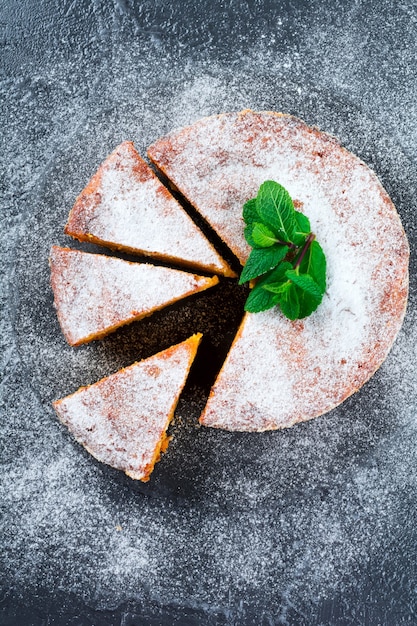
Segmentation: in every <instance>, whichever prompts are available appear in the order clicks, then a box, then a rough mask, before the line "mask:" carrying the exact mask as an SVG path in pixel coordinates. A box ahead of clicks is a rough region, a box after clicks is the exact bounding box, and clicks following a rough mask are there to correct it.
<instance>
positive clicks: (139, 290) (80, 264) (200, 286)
mask: <svg viewBox="0 0 417 626" xmlns="http://www.w3.org/2000/svg"><path fill="white" fill-rule="evenodd" d="M49 262H50V267H51V285H52V289H53V292H54V300H55V307H56V310H57V315H58V320H59V323H60V325H61V328H62V332H63V333H64V336H65V338H66V340H67V341H68V343H69V344H70V345H72V346H78V345H80V344H83V343H86V342H88V341H92V340H93V339H100V338H102V337H104V336H105V335H107V334H109V333H110V332H112V331H113V330H116V328H119V327H120V326H123V325H125V324H129V323H130V322H132V321H134V320H139V319H141V318H143V317H146V316H148V315H151V314H152V313H154V312H155V311H158V310H160V309H162V308H163V307H166V306H168V305H170V304H173V303H174V302H176V301H178V300H180V299H181V298H185V297H187V296H189V295H191V294H195V293H197V292H199V291H203V290H205V289H208V288H209V287H211V286H213V285H216V284H217V283H218V278H217V276H214V277H213V278H207V277H205V276H197V275H196V274H191V273H188V272H183V271H181V270H174V269H170V268H167V267H159V266H155V265H150V264H147V263H131V262H129V261H123V260H122V259H117V258H114V257H108V256H104V255H102V254H91V253H88V252H81V251H79V250H71V249H69V248H60V247H58V246H53V247H52V249H51V254H50V259H49Z"/></svg>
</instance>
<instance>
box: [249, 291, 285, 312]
mask: <svg viewBox="0 0 417 626" xmlns="http://www.w3.org/2000/svg"><path fill="white" fill-rule="evenodd" d="M277 302H278V296H277V295H275V294H274V293H270V292H268V291H265V289H262V286H261V285H260V284H257V285H255V287H254V288H253V289H252V290H251V292H250V294H249V296H248V299H247V300H246V303H245V311H248V312H249V313H260V312H261V311H266V310H267V309H272V307H273V306H275V305H276V304H277Z"/></svg>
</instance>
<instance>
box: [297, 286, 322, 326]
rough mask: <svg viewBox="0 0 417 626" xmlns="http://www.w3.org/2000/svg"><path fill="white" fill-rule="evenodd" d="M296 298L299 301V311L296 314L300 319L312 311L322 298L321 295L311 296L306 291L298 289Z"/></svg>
mask: <svg viewBox="0 0 417 626" xmlns="http://www.w3.org/2000/svg"><path fill="white" fill-rule="evenodd" d="M298 299H299V303H300V312H299V314H298V319H302V318H304V317H308V316H309V315H311V314H312V313H314V311H315V310H316V309H317V307H318V306H319V304H320V302H321V301H322V300H323V295H321V296H319V297H318V298H317V297H316V296H312V295H311V294H309V293H307V292H306V291H301V290H298Z"/></svg>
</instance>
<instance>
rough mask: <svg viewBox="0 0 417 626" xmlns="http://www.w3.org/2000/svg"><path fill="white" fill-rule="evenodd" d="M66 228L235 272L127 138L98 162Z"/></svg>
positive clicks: (83, 237)
mask: <svg viewBox="0 0 417 626" xmlns="http://www.w3.org/2000/svg"><path fill="white" fill-rule="evenodd" d="M65 233H66V234H68V235H71V236H72V237H75V238H76V239H79V240H80V241H90V242H93V243H96V244H99V245H103V246H107V247H110V248H113V249H117V250H123V251H125V252H130V253H133V254H141V255H145V256H150V257H153V258H155V259H159V260H162V261H166V262H170V263H177V264H179V265H181V266H185V267H188V268H193V269H197V270H199V271H206V272H212V273H215V274H222V275H224V276H229V277H234V276H236V274H235V273H234V272H233V270H232V269H231V268H230V267H229V265H228V264H227V263H226V261H224V260H223V259H222V258H221V256H220V255H219V254H218V253H217V252H216V250H215V249H214V247H213V246H212V245H211V243H210V242H209V241H208V240H207V239H206V237H205V236H204V235H203V233H202V232H201V231H200V229H199V228H198V227H197V226H196V225H195V224H194V222H193V221H192V219H191V218H190V217H189V216H188V214H187V213H186V212H185V211H184V209H183V208H182V207H181V205H180V204H179V203H178V202H177V201H176V200H175V198H174V197H173V196H172V195H171V194H170V193H169V191H168V190H167V189H166V188H165V187H164V186H163V185H162V183H161V182H160V181H159V179H158V178H157V177H156V176H155V174H154V173H153V171H152V170H151V169H150V167H149V166H148V165H147V164H146V163H145V161H144V160H143V159H142V158H141V157H140V156H139V154H138V153H137V151H136V150H135V148H134V146H133V143H132V142H131V141H125V142H123V143H122V144H120V145H119V146H118V147H117V148H116V149H115V150H114V151H113V152H112V153H111V154H110V156H108V157H107V159H106V160H105V161H104V162H103V163H102V164H101V165H100V167H99V169H98V170H97V172H96V173H95V174H94V176H93V177H92V178H91V180H90V181H89V183H88V184H87V186H86V187H85V189H84V190H83V191H82V192H81V194H80V195H79V196H78V198H77V200H76V202H75V205H74V207H73V208H72V210H71V212H70V215H69V218H68V223H67V225H66V227H65Z"/></svg>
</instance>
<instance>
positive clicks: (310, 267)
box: [298, 241, 326, 294]
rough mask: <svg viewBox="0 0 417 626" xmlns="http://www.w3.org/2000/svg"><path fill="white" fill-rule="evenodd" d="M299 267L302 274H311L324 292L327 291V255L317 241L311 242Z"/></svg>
mask: <svg viewBox="0 0 417 626" xmlns="http://www.w3.org/2000/svg"><path fill="white" fill-rule="evenodd" d="M298 269H299V272H300V274H309V275H310V276H311V278H312V279H313V280H314V281H315V282H316V283H317V284H318V286H319V287H320V289H321V292H322V294H323V293H324V292H325V291H326V257H325V256H324V252H323V250H322V247H321V245H320V244H319V243H318V242H317V241H312V242H311V244H310V247H309V248H308V250H307V252H306V254H305V255H304V258H303V259H302V261H301V263H300V264H299V268H298Z"/></svg>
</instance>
